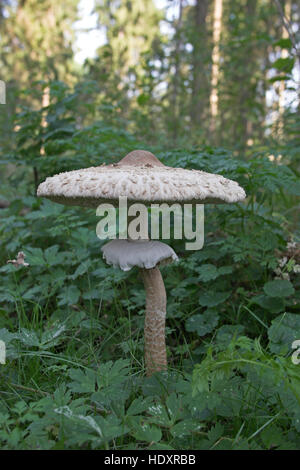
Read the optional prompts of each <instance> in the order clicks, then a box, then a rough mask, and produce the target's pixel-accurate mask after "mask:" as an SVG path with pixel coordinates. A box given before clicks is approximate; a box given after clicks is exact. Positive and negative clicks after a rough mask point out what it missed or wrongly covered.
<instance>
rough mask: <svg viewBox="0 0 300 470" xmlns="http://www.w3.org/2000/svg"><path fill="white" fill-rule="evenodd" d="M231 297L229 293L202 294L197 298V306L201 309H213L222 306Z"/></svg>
mask: <svg viewBox="0 0 300 470" xmlns="http://www.w3.org/2000/svg"><path fill="white" fill-rule="evenodd" d="M230 295H231V292H204V293H203V294H200V296H199V304H200V305H202V306H203V307H215V306H216V305H219V304H222V303H223V302H225V300H227V299H228V298H229V297H230Z"/></svg>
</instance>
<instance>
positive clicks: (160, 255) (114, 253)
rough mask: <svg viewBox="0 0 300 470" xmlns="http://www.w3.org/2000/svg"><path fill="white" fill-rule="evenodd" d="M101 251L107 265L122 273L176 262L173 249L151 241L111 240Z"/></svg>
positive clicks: (176, 258)
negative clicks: (136, 268)
mask: <svg viewBox="0 0 300 470" xmlns="http://www.w3.org/2000/svg"><path fill="white" fill-rule="evenodd" d="M101 250H102V252H103V258H104V259H105V261H106V262H107V264H111V265H113V267H114V268H119V269H122V271H129V270H130V269H132V268H133V267H135V266H137V267H139V268H146V269H151V268H154V267H155V266H157V265H165V264H169V263H172V262H173V261H177V260H178V256H177V255H176V253H175V251H174V250H173V248H171V247H170V246H169V245H166V244H165V243H162V242H158V241H153V240H149V241H147V240H112V241H111V242H108V243H106V245H104V246H103V247H102V248H101Z"/></svg>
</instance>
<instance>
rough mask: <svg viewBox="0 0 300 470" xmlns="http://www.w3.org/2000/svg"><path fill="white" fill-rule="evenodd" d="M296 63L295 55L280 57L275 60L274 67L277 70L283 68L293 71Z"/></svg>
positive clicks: (287, 71)
mask: <svg viewBox="0 0 300 470" xmlns="http://www.w3.org/2000/svg"><path fill="white" fill-rule="evenodd" d="M294 64H295V59H294V58H293V57H280V58H279V59H277V60H275V62H274V63H273V67H274V68H275V69H277V70H283V71H284V72H286V73H291V72H292V70H293V68H294Z"/></svg>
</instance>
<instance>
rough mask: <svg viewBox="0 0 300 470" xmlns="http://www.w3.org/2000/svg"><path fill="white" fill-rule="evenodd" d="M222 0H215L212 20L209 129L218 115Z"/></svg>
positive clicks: (214, 128) (211, 128) (214, 125)
mask: <svg viewBox="0 0 300 470" xmlns="http://www.w3.org/2000/svg"><path fill="white" fill-rule="evenodd" d="M222 10H223V0H215V5H214V22H213V52H212V71H211V93H210V115H211V121H210V131H211V132H213V133H215V131H216V119H217V116H218V89H217V87H218V82H219V75H220V38H221V31H222Z"/></svg>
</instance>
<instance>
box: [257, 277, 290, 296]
mask: <svg viewBox="0 0 300 470" xmlns="http://www.w3.org/2000/svg"><path fill="white" fill-rule="evenodd" d="M264 291H265V293H266V294H267V295H268V296H269V297H289V296H290V295H293V294H294V293H295V289H294V287H293V285H292V283H291V282H290V281H286V280H283V279H275V280H274V281H269V282H266V284H265V285H264Z"/></svg>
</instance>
